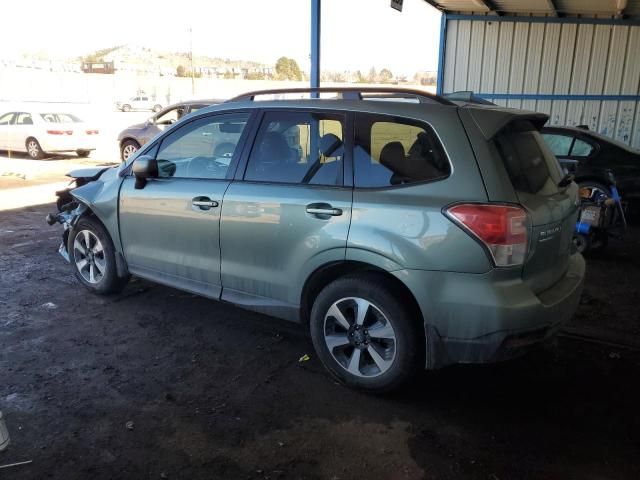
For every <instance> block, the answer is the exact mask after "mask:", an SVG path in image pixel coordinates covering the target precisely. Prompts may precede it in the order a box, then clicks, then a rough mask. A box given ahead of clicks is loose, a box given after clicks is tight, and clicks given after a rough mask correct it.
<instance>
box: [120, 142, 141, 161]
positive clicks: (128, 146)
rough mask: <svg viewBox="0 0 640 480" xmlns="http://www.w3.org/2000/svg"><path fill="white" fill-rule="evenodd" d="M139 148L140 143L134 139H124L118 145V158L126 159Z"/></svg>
mask: <svg viewBox="0 0 640 480" xmlns="http://www.w3.org/2000/svg"><path fill="white" fill-rule="evenodd" d="M139 149H140V144H139V143H138V142H136V141H135V140H126V141H124V142H122V145H120V159H121V160H122V161H123V162H124V161H126V160H127V159H128V158H129V157H130V156H131V155H133V154H134V153H136V152H137V151H138V150H139ZM131 150H133V151H131Z"/></svg>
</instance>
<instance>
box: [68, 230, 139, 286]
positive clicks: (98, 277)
mask: <svg viewBox="0 0 640 480" xmlns="http://www.w3.org/2000/svg"><path fill="white" fill-rule="evenodd" d="M67 248H68V251H69V259H70V261H71V266H72V268H73V273H74V274H75V276H76V278H77V279H78V280H79V281H80V283H82V284H83V285H84V286H85V287H86V288H87V289H88V290H90V291H91V292H93V293H97V294H100V295H107V294H110V293H115V292H119V291H120V290H122V288H124V286H125V285H126V284H127V282H128V281H129V276H126V277H124V278H123V277H118V272H117V270H116V258H115V248H114V247H113V242H112V241H111V237H110V236H109V234H108V233H107V230H106V229H105V228H104V226H103V225H102V224H101V223H100V222H99V221H98V220H97V219H95V218H92V217H85V218H82V219H81V220H80V221H79V222H78V223H77V224H76V226H75V227H74V229H73V231H72V232H71V235H69V243H68V245H67Z"/></svg>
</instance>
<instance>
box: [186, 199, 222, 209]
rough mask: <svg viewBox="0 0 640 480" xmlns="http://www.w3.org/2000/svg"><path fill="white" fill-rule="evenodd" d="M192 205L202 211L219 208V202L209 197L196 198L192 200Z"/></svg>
mask: <svg viewBox="0 0 640 480" xmlns="http://www.w3.org/2000/svg"><path fill="white" fill-rule="evenodd" d="M191 205H193V206H194V207H198V208H199V209H200V210H209V209H210V208H215V207H217V206H218V202H216V201H215V200H211V199H210V198H209V197H195V198H194V199H193V200H191Z"/></svg>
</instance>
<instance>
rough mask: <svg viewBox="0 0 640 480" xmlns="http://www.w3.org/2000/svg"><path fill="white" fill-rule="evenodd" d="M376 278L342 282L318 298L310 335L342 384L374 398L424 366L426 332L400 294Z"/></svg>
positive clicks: (326, 365)
mask: <svg viewBox="0 0 640 480" xmlns="http://www.w3.org/2000/svg"><path fill="white" fill-rule="evenodd" d="M384 284H385V282H384V279H383V278H382V277H377V276H349V277H344V278H341V279H338V280H336V281H334V282H332V283H331V284H329V285H328V286H327V287H325V288H324V289H323V290H322V292H320V294H319V295H318V297H317V298H316V300H315V302H314V304H313V308H312V310H311V319H310V330H311V338H312V340H313V345H314V347H315V350H316V353H317V354H318V357H319V358H320V360H321V361H322V363H323V364H324V366H325V367H326V368H327V369H328V370H329V372H330V373H331V374H332V375H333V376H334V377H335V378H336V379H337V380H339V381H340V382H342V383H344V384H346V385H348V386H351V387H355V388H359V389H362V390H366V391H369V392H374V393H382V392H388V391H391V390H394V389H396V388H399V387H400V386H401V385H403V384H405V383H406V382H407V381H408V380H409V379H410V378H412V377H413V375H414V374H415V373H416V372H417V371H418V370H419V369H420V368H421V367H422V366H423V365H424V360H423V358H424V351H425V341H424V333H423V330H422V329H421V327H420V325H421V323H422V322H419V320H418V318H414V317H415V314H414V312H413V311H412V309H410V308H408V306H407V304H408V302H406V301H403V296H402V295H401V294H399V292H395V291H392V290H391V289H388V288H386V287H384V286H383V285H384Z"/></svg>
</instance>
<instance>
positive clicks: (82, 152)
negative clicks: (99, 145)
mask: <svg viewBox="0 0 640 480" xmlns="http://www.w3.org/2000/svg"><path fill="white" fill-rule="evenodd" d="M76 155H78V156H79V157H80V158H87V157H88V156H89V155H91V150H76Z"/></svg>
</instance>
